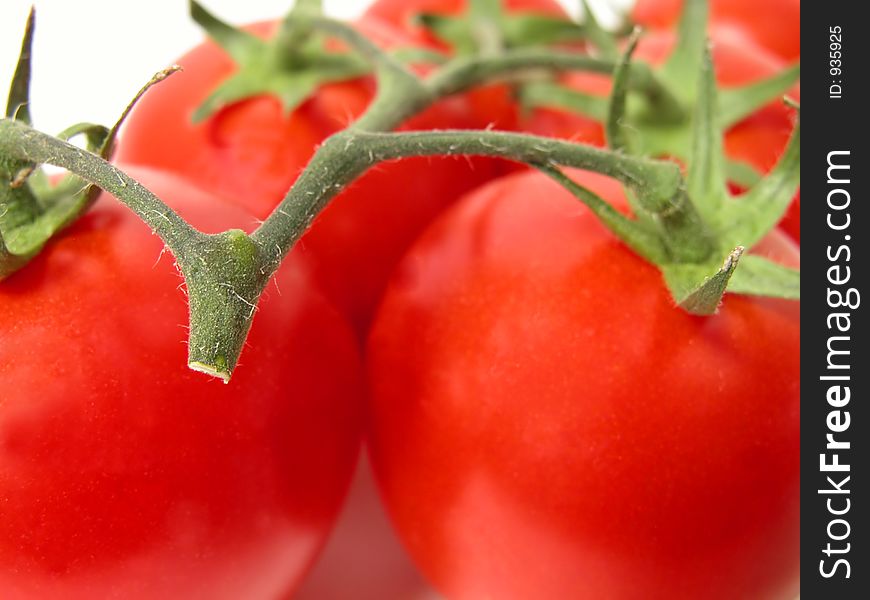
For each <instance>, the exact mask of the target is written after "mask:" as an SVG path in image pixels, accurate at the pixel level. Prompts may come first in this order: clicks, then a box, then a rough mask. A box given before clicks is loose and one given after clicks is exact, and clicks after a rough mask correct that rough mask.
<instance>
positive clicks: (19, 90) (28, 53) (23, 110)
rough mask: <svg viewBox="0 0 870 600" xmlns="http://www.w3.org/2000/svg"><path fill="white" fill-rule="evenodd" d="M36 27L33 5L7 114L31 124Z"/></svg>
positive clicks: (10, 93) (10, 88)
mask: <svg viewBox="0 0 870 600" xmlns="http://www.w3.org/2000/svg"><path fill="white" fill-rule="evenodd" d="M35 28H36V9H35V8H33V7H31V8H30V12H29V13H28V15H27V22H26V24H25V26H24V37H23V38H22V40H21V52H20V53H19V54H18V62H17V63H16V65H15V73H14V75H13V76H12V84H11V85H10V86H9V97H8V100H7V102H6V116H7V117H9V118H12V119H15V120H17V121H22V122H24V123H27V124H28V125H30V124H31V116H30V72H31V69H32V55H33V32H34V30H35Z"/></svg>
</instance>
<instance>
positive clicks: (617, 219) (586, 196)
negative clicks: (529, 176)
mask: <svg viewBox="0 0 870 600" xmlns="http://www.w3.org/2000/svg"><path fill="white" fill-rule="evenodd" d="M537 169H538V170H539V171H541V172H542V173H544V174H545V175H547V176H548V177H550V178H551V179H553V180H554V181H556V182H557V183H558V184H559V185H561V186H562V187H564V188H565V189H567V190H568V191H570V192H571V193H572V194H573V195H574V197H575V198H577V199H578V200H580V202H582V203H583V204H584V205H586V207H587V208H588V209H589V210H590V211H591V212H592V213H593V214H594V215H595V216H596V217H597V218H598V219H599V220H600V221H601V222H602V223H603V224H604V225H605V226H606V227H607V228H608V229H609V230H610V231H611V232H613V234H614V235H615V236H616V237H618V238H619V239H620V240H622V241H623V242H624V243H625V244H626V245H627V246H628V247H629V248H631V249H632V250H634V251H635V252H637V253H638V254H640V255H641V256H643V257H644V258H646V259H647V260H649V261H651V262H654V263H657V264H659V263H661V262H663V261H664V260H666V257H667V255H668V250H667V248H666V246H665V245H664V243H663V242H662V238H661V237H660V235H659V232H658V231H657V230H656V229H655V227H654V225H653V222H652V221H650V220H648V219H637V220H635V219H630V218H628V217H626V216H625V215H623V214H622V213H620V212H619V211H618V210H616V209H615V208H613V206H611V205H610V204H609V203H608V202H607V201H605V200H604V199H603V198H601V197H600V196H598V195H597V194H595V193H594V192H593V191H592V190H589V189H587V188H585V187H583V186H581V185H580V184H578V183H577V182H576V181H574V180H573V179H571V178H570V177H568V176H567V175H565V173H564V172H563V171H562V170H561V169H559V168H557V167H555V166H553V165H549V164H542V165H538V166H537Z"/></svg>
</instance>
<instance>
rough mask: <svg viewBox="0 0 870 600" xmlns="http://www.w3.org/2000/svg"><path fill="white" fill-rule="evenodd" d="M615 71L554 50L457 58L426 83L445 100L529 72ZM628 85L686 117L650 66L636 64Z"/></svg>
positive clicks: (597, 61)
mask: <svg viewBox="0 0 870 600" xmlns="http://www.w3.org/2000/svg"><path fill="white" fill-rule="evenodd" d="M615 68H616V63H615V62H614V61H612V60H604V59H600V58H595V57H591V56H588V55H583V54H575V53H572V52H565V51H559V50H553V49H546V50H538V49H520V50H512V51H509V52H505V53H504V54H501V55H499V56H494V57H470V58H461V59H457V60H455V61H453V62H451V63H449V64H448V65H446V66H445V67H443V68H442V69H440V70H439V71H437V72H436V73H435V74H433V75H432V76H431V77H430V78H429V80H428V81H427V84H428V86H429V88H430V89H431V90H432V91H433V92H434V93H435V94H436V95H437V96H439V97H443V96H447V95H450V94H457V93H461V92H464V91H467V90H468V89H470V88H472V87H475V86H478V85H481V84H482V83H489V82H493V81H498V80H500V79H505V78H511V79H516V78H518V77H522V75H523V74H526V73H528V72H530V71H531V72H532V73H534V72H539V71H544V72H546V73H553V72H562V71H587V72H591V73H601V74H605V75H609V74H611V73H613V71H614V69H615ZM628 85H629V87H630V89H632V90H633V91H636V92H639V93H641V94H643V95H644V96H645V97H646V99H647V101H648V102H649V103H650V105H652V106H654V107H656V108H657V109H659V110H661V111H662V112H663V113H664V114H666V115H673V114H679V115H682V114H683V109H682V107H681V105H680V103H679V101H678V100H677V99H676V98H675V97H674V96H673V95H672V94H671V92H670V91H669V90H668V89H667V88H666V87H665V86H664V85H662V83H661V82H660V81H659V80H658V79H657V78H656V76H655V75H654V74H653V72H652V70H651V69H650V68H649V66H647V65H645V64H642V63H636V64H633V65H632V66H631V77H629V82H628Z"/></svg>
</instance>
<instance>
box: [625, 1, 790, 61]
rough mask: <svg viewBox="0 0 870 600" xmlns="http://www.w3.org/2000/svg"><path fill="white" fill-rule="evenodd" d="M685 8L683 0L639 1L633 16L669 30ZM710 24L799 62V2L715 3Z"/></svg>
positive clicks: (655, 26)
mask: <svg viewBox="0 0 870 600" xmlns="http://www.w3.org/2000/svg"><path fill="white" fill-rule="evenodd" d="M682 9H683V1H682V0H638V1H637V3H635V5H634V8H633V9H632V12H631V17H632V20H633V21H634V22H635V23H637V24H638V25H643V26H644V27H650V28H659V29H660V28H669V27H674V26H675V25H676V24H677V22H678V21H679V19H680V15H681V14H682ZM710 25H711V28H713V29H716V28H719V27H734V28H737V29H740V30H742V31H743V32H745V33H746V35H748V36H749V37H750V38H752V40H753V41H754V42H755V43H756V44H758V45H759V46H761V47H763V48H765V49H766V50H768V51H770V52H772V53H773V54H775V55H776V56H778V57H780V58H783V59H785V60H787V61H789V62H791V61H794V60H798V59H800V56H801V38H800V30H801V4H800V0H766V1H765V2H753V1H752V0H712V1H711V2H710Z"/></svg>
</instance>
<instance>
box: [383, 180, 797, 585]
mask: <svg viewBox="0 0 870 600" xmlns="http://www.w3.org/2000/svg"><path fill="white" fill-rule="evenodd" d="M573 176H574V177H575V178H576V179H577V180H578V181H579V182H581V183H582V184H584V185H586V186H588V187H589V188H591V189H592V190H593V191H596V192H597V193H599V194H601V195H602V196H603V197H605V198H606V199H608V200H610V201H612V202H614V203H615V204H616V205H617V206H620V207H621V208H624V207H625V200H624V196H623V195H622V192H621V190H620V189H619V187H618V186H616V185H615V184H614V183H613V182H612V181H610V180H607V179H603V178H602V177H600V176H592V175H589V174H578V173H574V174H573ZM759 251H760V252H763V253H765V254H767V255H768V256H770V257H772V258H775V259H776V260H779V261H781V262H783V263H786V264H795V263H796V261H797V260H798V252H797V249H796V247H795V246H794V245H793V244H792V243H791V242H790V241H788V240H787V239H786V238H785V237H784V236H782V235H781V234H779V233H774V234H772V236H771V237H770V238H769V239H767V240H766V241H765V242H764V243H763V244H762V248H760V249H759ZM799 317H800V305H799V303H798V302H789V301H776V300H769V299H764V300H761V299H754V298H750V297H742V296H733V295H728V296H727V297H726V298H725V301H724V304H723V305H722V307H721V310H720V312H719V313H718V314H717V315H715V316H712V317H706V318H702V317H696V316H691V315H689V314H687V313H684V312H682V311H681V310H678V309H677V308H675V307H674V303H673V300H672V299H671V298H670V296H669V294H668V292H667V290H666V288H665V286H664V285H663V282H662V278H661V275H660V274H659V272H658V271H657V270H656V269H655V268H654V267H652V266H651V265H649V264H648V263H646V262H644V261H643V260H641V259H640V258H638V257H637V256H636V255H635V254H633V253H632V252H630V251H629V250H628V249H627V248H626V247H625V246H624V245H623V244H622V243H621V242H618V241H617V240H616V239H615V238H614V237H613V236H612V235H611V234H610V233H609V232H608V231H606V230H605V229H604V228H603V227H602V226H601V225H600V224H599V223H598V222H597V220H595V219H594V218H593V217H592V216H591V214H590V213H589V212H588V211H587V210H586V209H585V208H584V207H582V206H581V205H580V204H579V203H578V202H577V201H576V200H575V199H574V198H573V196H571V195H570V194H569V193H567V192H566V191H564V189H563V188H561V187H559V186H558V185H557V184H555V183H553V182H552V181H550V180H549V179H547V178H545V177H544V176H542V175H540V174H538V173H532V172H528V173H521V174H518V175H513V176H510V177H508V178H504V179H502V180H499V181H496V182H493V183H491V184H489V185H487V186H484V187H483V188H481V189H480V190H478V191H476V192H474V193H472V194H470V195H469V196H467V197H466V198H464V199H463V200H462V201H460V202H459V203H458V204H457V205H456V206H455V207H454V208H453V209H451V210H450V211H449V212H447V213H445V215H444V216H443V217H442V218H441V219H439V221H437V222H436V223H435V224H434V225H433V227H432V228H430V229H429V230H428V231H427V233H426V234H424V236H422V237H421V239H420V240H419V241H418V243H417V244H415V246H414V247H413V248H412V250H411V251H410V252H409V254H408V255H407V256H406V258H405V259H404V260H403V262H402V263H401V265H400V266H399V268H398V269H397V271H396V274H395V276H394V278H393V280H392V281H391V284H390V286H389V288H388V290H387V292H386V294H385V298H384V302H383V304H382V306H381V309H380V311H379V314H378V317H377V319H376V322H375V324H374V327H373V329H372V333H371V336H370V338H369V345H368V357H367V361H368V367H369V378H370V381H371V390H372V398H371V402H372V404H371V406H372V409H371V410H372V417H371V419H372V423H371V439H372V458H373V464H374V467H375V471H376V474H377V477H378V480H379V483H380V485H381V487H382V491H383V494H384V497H385V501H386V504H387V507H388V510H389V512H390V514H391V516H392V518H393V519H394V521H395V522H396V524H397V526H398V528H399V530H400V532H401V535H402V538H403V541H404V542H405V544H406V545H407V546H408V548H409V549H410V551H411V554H412V556H413V557H414V559H415V561H416V562H417V564H418V565H419V566H420V568H421V569H422V570H423V572H424V573H425V575H426V576H427V577H428V578H429V579H430V581H431V582H433V584H434V585H435V586H436V587H437V588H438V589H439V591H441V592H442V593H443V594H444V595H445V596H447V597H449V598H451V599H457V600H463V599H479V598H499V599H535V598H607V599H608V600H619V599H641V598H642V599H662V600H664V599H668V600H673V599H698V598H705V599H722V600H734V599H735V598H752V599H753V600H763V599H782V600H792V599H793V598H794V597H795V596H796V595H797V594H798V590H799V549H800V538H799V533H800V523H799V516H800V497H799V483H800V459H799V442H800V389H799V371H800V361H799V350H800V325H799Z"/></svg>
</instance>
